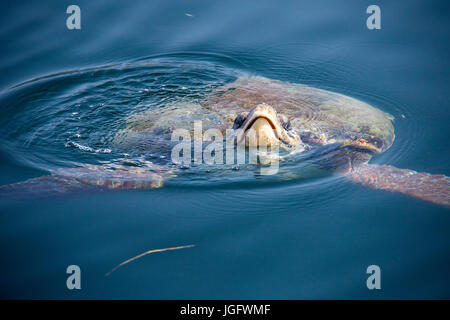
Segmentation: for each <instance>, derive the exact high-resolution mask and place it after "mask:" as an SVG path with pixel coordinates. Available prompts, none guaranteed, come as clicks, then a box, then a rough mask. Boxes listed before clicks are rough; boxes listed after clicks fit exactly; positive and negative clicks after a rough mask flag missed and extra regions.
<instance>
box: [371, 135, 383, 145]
mask: <svg viewBox="0 0 450 320" xmlns="http://www.w3.org/2000/svg"><path fill="white" fill-rule="evenodd" d="M370 142H371V143H372V144H373V145H374V146H375V147H377V148H381V147H382V146H383V141H381V139H380V138H376V137H375V138H372V139H370Z"/></svg>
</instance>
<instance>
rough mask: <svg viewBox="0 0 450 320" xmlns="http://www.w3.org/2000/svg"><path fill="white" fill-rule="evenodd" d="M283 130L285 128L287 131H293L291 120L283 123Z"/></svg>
mask: <svg viewBox="0 0 450 320" xmlns="http://www.w3.org/2000/svg"><path fill="white" fill-rule="evenodd" d="M283 128H285V129H286V130H291V129H292V125H291V120H289V121H288V122H285V123H283Z"/></svg>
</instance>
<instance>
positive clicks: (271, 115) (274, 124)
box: [236, 103, 298, 147]
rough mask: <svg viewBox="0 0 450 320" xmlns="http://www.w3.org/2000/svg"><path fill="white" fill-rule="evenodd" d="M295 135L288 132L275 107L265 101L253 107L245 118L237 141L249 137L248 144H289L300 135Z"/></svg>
mask: <svg viewBox="0 0 450 320" xmlns="http://www.w3.org/2000/svg"><path fill="white" fill-rule="evenodd" d="M237 120H238V119H237ZM240 121H242V119H240ZM295 136H296V135H294V134H293V133H288V132H287V130H286V129H285V128H284V127H283V126H282V125H281V123H280V121H279V118H278V115H277V112H276V111H275V109H274V108H272V107H271V106H269V105H267V104H264V103H263V104H259V105H257V106H255V107H253V109H251V110H250V112H249V113H248V115H247V116H246V118H245V120H244V121H243V122H242V123H241V124H240V125H239V127H238V130H237V134H236V143H242V142H243V141H244V140H245V138H246V137H248V139H247V145H248V146H253V147H256V146H260V145H266V146H271V145H288V146H289V145H292V144H294V143H295V141H297V140H298V137H297V139H296V137H295Z"/></svg>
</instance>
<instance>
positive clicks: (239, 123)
mask: <svg viewBox="0 0 450 320" xmlns="http://www.w3.org/2000/svg"><path fill="white" fill-rule="evenodd" d="M245 119H247V114H246V113H240V114H239V115H238V116H237V117H236V119H234V123H233V129H239V128H240V127H241V126H242V124H243V123H244V121H245Z"/></svg>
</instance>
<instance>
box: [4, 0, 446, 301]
mask: <svg viewBox="0 0 450 320" xmlns="http://www.w3.org/2000/svg"><path fill="white" fill-rule="evenodd" d="M70 4H74V3H72V2H67V1H58V2H55V1H47V0H42V1H39V2H32V3H31V2H29V1H4V2H2V10H1V13H0V15H1V21H2V26H3V27H2V28H1V30H0V43H1V50H0V71H1V72H0V105H1V110H0V112H1V118H0V123H1V128H0V140H1V141H0V142H1V148H0V184H2V185H3V184H9V183H14V182H19V181H23V180H26V179H29V178H32V177H38V176H41V175H43V174H47V173H48V171H47V170H49V169H52V168H55V167H68V166H70V164H71V163H72V162H83V163H97V162H99V161H108V160H111V159H113V158H115V157H119V156H121V154H122V153H123V152H124V150H121V149H117V148H111V152H101V150H105V149H107V148H109V147H111V144H110V141H111V140H110V139H111V137H112V136H114V134H115V133H117V132H118V131H119V130H120V129H122V128H123V127H124V126H125V124H126V119H129V118H128V117H129V116H130V115H132V114H134V113H136V112H139V111H140V110H142V109H143V108H144V109H145V108H151V107H152V106H155V105H160V104H165V103H169V102H172V101H175V100H177V99H179V98H183V99H185V98H189V99H196V98H198V97H201V96H202V95H203V94H205V92H207V91H208V90H211V88H214V87H216V86H220V85H221V84H224V83H227V82H230V81H233V80H234V79H235V78H236V77H237V76H239V75H240V74H256V75H261V76H265V77H268V78H272V79H279V80H283V81H289V82H294V83H303V84H307V85H310V86H314V87H317V88H322V89H327V90H331V91H335V92H339V93H342V94H346V95H349V96H352V97H355V98H357V99H360V100H362V101H365V102H367V103H369V104H371V105H373V106H375V107H377V108H379V109H381V110H383V111H385V112H388V113H390V114H392V115H393V116H394V117H395V122H394V126H395V132H396V140H395V142H394V144H393V146H392V147H391V148H390V149H389V150H388V151H387V152H385V153H384V154H382V155H380V156H377V157H376V158H374V159H373V160H372V162H373V163H379V164H382V163H386V164H391V165H394V166H396V167H398V168H409V169H414V170H417V171H424V172H430V173H436V174H445V175H447V176H448V175H450V166H449V162H448V159H449V155H450V148H449V144H448V142H447V138H448V136H449V129H448V123H449V120H450V112H449V108H448V92H449V89H450V87H449V83H450V82H449V80H450V68H449V67H450V59H449V52H450V51H449V47H448V39H449V36H450V28H449V26H450V19H449V17H448V14H447V13H448V10H449V7H448V5H447V4H445V2H439V1H436V2H434V3H424V2H420V1H408V2H407V3H406V2H405V3H397V2H396V3H393V2H392V1H376V4H378V5H379V6H380V8H381V12H382V29H381V30H372V31H371V30H368V29H367V28H366V24H365V20H366V18H367V16H368V15H367V14H366V13H365V11H366V8H367V7H368V6H369V5H370V4H374V3H373V2H372V1H348V2H346V3H345V4H340V3H338V2H332V1H321V0H319V1H302V2H300V1H284V2H283V1H276V2H275V1H220V2H219V1H195V2H187V1H180V2H177V1H133V2H130V1H119V0H117V1H95V3H93V2H92V1H77V3H76V4H78V5H79V6H80V8H81V16H82V22H81V24H82V29H81V30H72V31H70V30H68V29H67V28H66V23H65V22H66V21H65V20H66V17H67V14H66V8H67V6H68V5H70ZM73 142H76V143H77V145H83V146H88V147H90V148H92V150H94V152H92V151H86V150H82V149H80V148H78V147H76V145H75V144H74V143H73ZM98 150H100V152H95V151H98ZM133 151H135V150H133ZM136 152H137V151H136ZM137 153H138V152H137ZM137 156H139V154H138V155H137ZM157 156H158V155H157ZM202 174H203V175H201V176H200V178H203V179H198V178H199V177H198V176H196V175H192V178H191V179H188V178H186V177H184V178H183V179H179V180H175V181H172V182H169V183H168V184H166V185H165V186H164V187H163V188H160V189H153V190H145V191H133V192H126V191H125V192H119V193H101V194H84V195H83V194H82V195H77V196H73V197H63V198H43V199H32V200H21V201H18V200H10V199H2V200H1V201H0V221H1V222H0V247H1V252H2V254H1V257H0V297H1V298H77V299H78V298H88V299H91V298H146V299H147V298H148V299H198V298H200V299H217V298H222V299H223V298H225V299H241V298H247V299H248V298H256V299H260V298H264V299H312V298H320V299H380V298H381V299H410V298H413V299H416V298H425V299H430V298H447V299H448V298H449V297H450V276H449V274H448V269H449V263H450V251H449V249H448V248H449V247H450V235H449V233H448V230H450V215H449V211H448V209H446V208H443V207H440V206H437V205H434V204H430V203H426V202H423V201H420V200H417V199H412V198H408V197H406V196H403V195H400V194H393V193H387V192H383V191H376V190H372V189H366V188H364V187H361V186H358V185H355V184H352V183H350V182H346V181H343V180H341V179H334V178H330V177H323V178H319V179H313V180H312V181H311V180H308V179H306V181H305V179H291V180H289V181H277V180H273V181H266V182H265V183H261V179H253V182H252V181H251V179H250V181H248V180H246V181H245V183H240V182H239V181H234V180H233V179H230V180H233V181H229V180H225V181H222V182H221V183H219V182H218V181H217V180H220V179H208V178H204V177H205V176H204V173H202ZM245 174H246V172H245V171H244V172H243V170H241V171H237V172H235V173H234V176H235V177H236V175H237V176H239V175H242V176H244V175H245ZM188 177H189V175H188ZM190 180H192V181H190ZM177 181H178V182H177ZM198 181H200V183H199V182H198ZM190 182H192V183H190ZM228 182H230V183H228ZM231 182H233V183H231ZM263 182H264V181H263ZM189 244H194V245H195V247H191V248H186V249H182V250H176V251H167V252H161V253H154V254H150V255H147V256H145V257H142V258H140V259H138V260H135V261H133V262H131V263H129V264H127V265H125V266H123V267H122V268H120V269H118V270H117V271H115V272H114V273H112V274H111V275H110V276H109V277H105V273H107V272H108V271H110V270H111V269H112V268H113V267H114V266H116V265H117V264H119V263H120V262H122V261H124V260H126V259H128V258H131V257H133V256H136V255H138V254H140V253H142V252H145V251H147V250H151V249H159V248H168V247H175V246H180V245H189ZM372 264H375V265H378V266H380V268H381V286H382V288H381V290H368V289H367V287H366V279H367V277H368V276H369V275H368V274H366V269H367V267H368V266H369V265H372ZM69 265H78V266H80V268H81V273H82V275H81V283H82V284H81V285H82V289H81V290H68V289H67V287H66V278H67V277H68V275H67V274H66V268H67V266H69Z"/></svg>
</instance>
